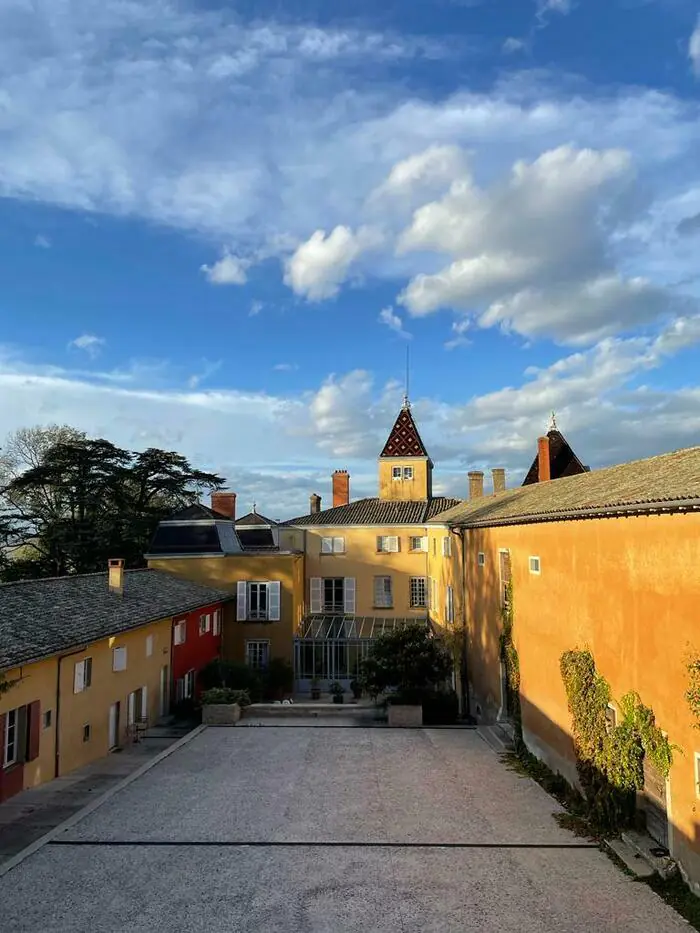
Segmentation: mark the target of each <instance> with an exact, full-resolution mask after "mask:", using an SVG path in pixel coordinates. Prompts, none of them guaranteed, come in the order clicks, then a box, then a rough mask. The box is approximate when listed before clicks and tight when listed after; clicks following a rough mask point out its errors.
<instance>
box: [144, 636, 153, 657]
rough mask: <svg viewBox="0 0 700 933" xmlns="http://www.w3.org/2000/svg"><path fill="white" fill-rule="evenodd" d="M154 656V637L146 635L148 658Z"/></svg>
mask: <svg viewBox="0 0 700 933" xmlns="http://www.w3.org/2000/svg"><path fill="white" fill-rule="evenodd" d="M152 655H153V635H146V657H147V658H150V657H151V656H152Z"/></svg>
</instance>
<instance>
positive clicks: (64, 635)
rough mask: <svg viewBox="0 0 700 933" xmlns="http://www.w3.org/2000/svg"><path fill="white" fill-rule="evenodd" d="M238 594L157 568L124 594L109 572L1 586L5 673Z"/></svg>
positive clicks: (0, 661)
mask: <svg viewBox="0 0 700 933" xmlns="http://www.w3.org/2000/svg"><path fill="white" fill-rule="evenodd" d="M232 598H233V594H232V593H231V592H229V591H227V590H218V589H214V588H213V587H210V586H203V585H202V584H201V583H193V582H191V581H190V580H183V579H181V578H180V577H176V576H173V575H172V574H169V573H162V572H159V571H157V570H127V571H126V572H125V574H124V594H123V595H122V596H118V595H117V594H115V593H110V591H109V587H108V583H107V574H106V573H89V574H79V575H77V576H70V577H54V578H51V579H44V580H21V581H19V582H16V583H3V584H0V670H7V669H8V668H11V667H17V666H18V665H20V664H28V663H29V662H30V661H36V660H39V659H41V658H47V657H51V656H52V655H55V654H59V653H61V652H64V651H69V650H70V649H72V648H76V647H78V646H80V645H83V644H85V643H88V642H92V641H97V640H98V639H101V638H107V637H109V636H110V635H118V634H119V633H121V632H128V631H129V630H131V629H134V628H138V627H139V626H140V625H144V624H145V623H147V622H154V621H156V620H157V619H163V618H167V617H168V616H173V615H180V614H181V613H183V612H190V611H192V610H193V609H197V608H198V607H199V606H206V605H209V604H210V603H214V602H219V601H222V600H229V599H232Z"/></svg>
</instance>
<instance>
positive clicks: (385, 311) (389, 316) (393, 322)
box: [379, 305, 413, 340]
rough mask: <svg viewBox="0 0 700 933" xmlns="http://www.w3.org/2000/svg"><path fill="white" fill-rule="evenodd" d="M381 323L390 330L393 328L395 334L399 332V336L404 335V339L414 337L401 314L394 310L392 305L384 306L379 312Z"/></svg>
mask: <svg viewBox="0 0 700 933" xmlns="http://www.w3.org/2000/svg"><path fill="white" fill-rule="evenodd" d="M379 323H380V324H384V325H385V326H386V327H388V328H389V330H393V332H394V333H395V334H398V335H399V337H403V339H404V340H412V339H413V334H411V333H409V332H408V331H407V330H406V328H405V327H404V324H403V320H402V319H401V316H400V315H398V314H397V313H396V312H395V311H394V309H393V307H391V305H390V306H389V307H387V308H382V310H381V311H380V312H379Z"/></svg>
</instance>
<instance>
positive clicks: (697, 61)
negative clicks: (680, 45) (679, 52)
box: [688, 16, 700, 77]
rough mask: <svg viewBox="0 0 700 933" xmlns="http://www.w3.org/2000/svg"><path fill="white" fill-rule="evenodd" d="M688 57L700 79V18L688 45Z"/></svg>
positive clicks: (699, 17)
mask: <svg viewBox="0 0 700 933" xmlns="http://www.w3.org/2000/svg"><path fill="white" fill-rule="evenodd" d="M688 57H689V58H690V65H691V67H692V69H693V71H694V73H695V74H696V75H697V76H698V77H700V16H698V21H697V24H696V26H695V29H694V30H693V34H692V35H691V37H690V42H689V43H688Z"/></svg>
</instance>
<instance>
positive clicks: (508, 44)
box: [503, 36, 527, 55]
mask: <svg viewBox="0 0 700 933" xmlns="http://www.w3.org/2000/svg"><path fill="white" fill-rule="evenodd" d="M525 48H527V42H526V40H525V39H518V38H517V37H516V36H508V38H507V39H506V40H505V42H504V43H503V51H504V52H505V54H506V55H512V54H513V53H514V52H522V50H523V49H525Z"/></svg>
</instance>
